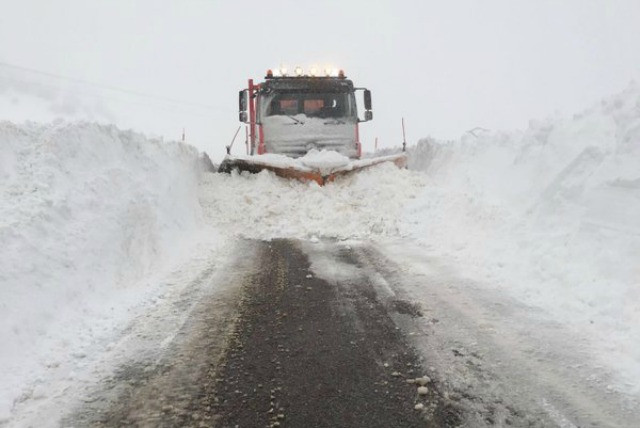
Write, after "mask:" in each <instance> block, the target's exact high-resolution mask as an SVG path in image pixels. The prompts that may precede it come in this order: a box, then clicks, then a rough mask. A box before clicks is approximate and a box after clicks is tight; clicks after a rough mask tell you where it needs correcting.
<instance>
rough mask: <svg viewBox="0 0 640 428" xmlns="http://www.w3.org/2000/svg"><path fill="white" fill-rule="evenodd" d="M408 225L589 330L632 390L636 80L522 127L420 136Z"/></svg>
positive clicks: (638, 325)
mask: <svg viewBox="0 0 640 428" xmlns="http://www.w3.org/2000/svg"><path fill="white" fill-rule="evenodd" d="M409 166H410V168H412V169H414V170H419V171H423V172H424V173H426V175H427V178H428V180H429V185H428V186H427V187H425V188H424V191H423V193H422V194H421V195H420V196H419V197H418V198H417V199H416V201H415V202H414V203H412V204H410V205H409V206H408V208H407V212H406V217H405V220H406V223H404V227H405V229H403V230H404V231H405V232H406V233H407V234H411V235H412V236H413V237H414V238H415V239H416V240H418V241H419V242H420V243H421V244H422V245H423V247H424V248H426V249H428V250H429V253H430V254H436V255H444V256H446V257H448V258H449V259H450V260H451V261H452V263H453V264H454V265H455V266H456V268H457V269H460V270H462V272H463V273H464V274H466V275H467V276H468V277H470V278H473V279H474V280H475V281H479V282H481V283H484V284H487V285H488V286H492V287H493V286H496V287H498V288H500V289H503V290H505V291H507V292H508V293H510V294H511V295H512V296H515V297H517V298H519V299H520V300H523V301H525V302H527V303H529V304H533V305H536V306H539V307H542V308H544V309H545V310H546V311H547V312H548V313H550V314H551V315H552V316H553V318H554V319H557V320H560V321H563V322H566V323H568V324H569V325H572V326H575V327H576V328H577V329H578V330H579V331H580V332H582V333H584V335H586V336H589V337H591V338H593V342H594V343H595V344H597V346H596V349H597V351H596V352H598V353H599V354H600V357H601V358H602V361H604V362H605V363H606V364H607V365H608V366H610V367H614V368H615V369H616V370H617V371H618V372H619V379H618V382H617V384H618V385H619V386H620V387H621V388H622V389H625V390H627V391H632V392H636V393H638V392H640V341H638V337H640V86H638V85H632V86H630V87H629V88H627V90H626V91H624V92H622V93H620V94H618V95H616V96H613V97H611V98H608V99H606V100H603V101H602V102H601V103H600V104H598V105H596V106H594V107H593V108H591V109H589V110H586V111H584V112H583V113H580V114H577V115H575V116H574V117H573V118H571V119H549V120H545V121H540V122H532V123H531V124H530V127H529V128H528V129H527V130H526V131H524V132H516V133H499V132H486V131H484V132H483V131H479V133H476V135H475V136H474V135H471V134H468V135H466V136H464V137H463V138H462V139H461V140H459V141H454V142H438V141H433V140H430V139H425V140H422V141H420V142H419V144H418V145H417V147H414V148H412V149H411V150H410V160H409Z"/></svg>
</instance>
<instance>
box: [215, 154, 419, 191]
mask: <svg viewBox="0 0 640 428" xmlns="http://www.w3.org/2000/svg"><path fill="white" fill-rule="evenodd" d="M282 158H283V157H282V156H275V157H274V156H270V155H260V156H242V157H235V156H227V157H226V158H225V159H224V160H223V161H222V163H221V164H220V167H219V168H218V172H224V173H231V171H234V170H236V171H239V172H242V171H248V172H250V173H258V172H260V171H264V170H267V171H272V172H273V173H275V174H276V175H277V176H279V177H284V178H289V179H296V180H300V181H303V182H306V181H315V182H316V183H318V184H319V185H320V186H323V185H324V184H326V183H330V182H332V181H334V180H335V179H336V178H338V177H343V176H345V175H349V174H352V173H355V172H358V171H361V170H363V169H365V168H370V167H372V166H375V165H379V164H381V163H385V162H391V163H393V164H395V165H396V166H397V167H398V168H405V167H406V166H407V155H406V154H405V153H400V154H396V155H390V156H382V157H377V158H370V159H360V160H355V161H352V162H349V163H348V164H347V165H343V166H339V167H335V168H317V167H310V166H307V165H304V164H302V163H300V162H297V161H296V160H295V159H290V158H289V160H288V161H283V159H282Z"/></svg>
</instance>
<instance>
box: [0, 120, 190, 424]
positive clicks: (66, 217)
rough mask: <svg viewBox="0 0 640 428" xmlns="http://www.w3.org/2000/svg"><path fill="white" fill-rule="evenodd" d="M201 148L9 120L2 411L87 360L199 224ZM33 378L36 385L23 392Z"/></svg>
mask: <svg viewBox="0 0 640 428" xmlns="http://www.w3.org/2000/svg"><path fill="white" fill-rule="evenodd" d="M198 176H199V172H198V153H197V151H196V150H195V149H194V148H192V147H190V146H187V145H184V144H180V143H174V142H163V141H160V140H148V139H146V138H145V137H144V136H142V135H140V134H136V133H133V132H130V131H120V130H118V129H117V128H115V127H112V126H101V125H97V124H88V123H78V124H65V123H62V122H58V123H54V124H52V125H36V124H33V123H27V124H24V125H14V124H12V123H9V122H0V284H1V286H0V338H1V339H2V346H0V378H1V379H2V383H1V385H0V420H2V419H3V418H7V417H9V414H10V411H11V408H12V407H13V405H14V403H15V402H17V401H21V400H26V399H29V398H38V396H40V395H41V392H38V386H37V385H38V384H39V383H40V382H42V381H44V380H45V378H46V377H47V374H46V373H45V371H46V368H47V367H49V368H51V367H56V366H57V365H58V364H60V363H61V362H64V361H67V360H69V359H82V358H83V357H84V355H85V353H86V348H88V347H89V346H90V345H91V344H92V343H93V342H94V341H96V340H100V339H101V338H104V336H105V335H108V333H109V332H111V331H112V330H113V329H114V328H115V326H116V325H118V323H119V322H121V321H123V320H126V319H127V317H128V316H129V315H130V314H129V315H128V314H127V312H128V311H129V310H130V309H131V308H132V306H134V305H136V304H138V303H139V302H140V300H141V299H142V298H143V296H144V295H145V293H149V289H150V288H153V284H140V283H139V281H140V280H141V279H143V278H144V277H145V276H148V275H149V274H151V273H153V272H154V271H157V270H160V268H161V267H166V266H167V265H171V264H172V263H174V262H175V258H177V257H178V256H180V253H181V251H182V250H186V249H187V248H189V247H190V246H192V245H193V244H194V242H195V240H196V235H197V233H198V231H200V230H201V227H202V218H201V217H202V216H201V210H200V206H199V203H198V198H197V186H198ZM25 387H28V389H27V390H25Z"/></svg>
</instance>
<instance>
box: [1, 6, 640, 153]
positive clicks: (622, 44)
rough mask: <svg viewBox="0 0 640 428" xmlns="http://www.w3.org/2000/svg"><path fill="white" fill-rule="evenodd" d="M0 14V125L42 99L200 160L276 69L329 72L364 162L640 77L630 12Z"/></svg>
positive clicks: (523, 122) (258, 9)
mask: <svg viewBox="0 0 640 428" xmlns="http://www.w3.org/2000/svg"><path fill="white" fill-rule="evenodd" d="M0 4H1V8H0V9H1V13H0V63H1V64H0V99H1V98H2V97H4V98H5V100H4V101H7V97H11V100H10V101H11V102H10V103H9V104H8V105H9V106H15V108H13V107H9V109H7V108H5V109H3V110H0V119H11V120H18V119H21V120H22V119H34V118H35V119H38V118H40V116H38V115H35V113H34V117H28V116H29V115H30V114H29V110H28V109H26V110H25V106H24V102H22V101H21V93H24V94H25V96H27V95H29V96H33V95H34V94H35V96H39V97H42V98H47V95H46V92H47V91H46V90H44V91H43V90H37V91H35V90H32V89H33V87H38V88H50V89H51V90H56V91H62V92H64V93H65V94H66V97H67V101H68V102H69V103H73V100H76V101H78V103H79V104H82V105H85V104H86V100H91V103H93V104H92V105H93V106H94V107H95V106H98V105H99V106H100V108H101V109H104V115H103V117H100V118H99V119H100V120H101V121H106V122H114V123H116V124H117V125H118V126H120V127H123V128H133V129H135V130H139V131H143V132H146V133H150V134H154V135H163V136H164V137H165V138H167V139H177V138H180V134H181V133H182V128H183V127H185V128H186V134H187V139H188V141H189V142H191V143H192V144H194V145H196V146H197V147H198V148H200V149H202V150H206V151H207V152H209V153H210V154H211V155H212V157H213V158H220V157H221V156H222V154H223V152H224V146H225V145H226V144H228V142H229V140H230V139H231V137H232V136H233V133H234V132H235V130H236V128H237V127H238V125H239V123H238V122H237V91H238V90H239V89H241V88H243V86H244V85H245V84H246V79H247V78H249V77H253V78H256V79H261V78H262V77H263V76H264V73H265V70H266V69H267V68H271V67H275V66H278V65H280V64H284V65H287V66H288V67H289V68H290V69H291V68H293V67H294V66H296V65H301V66H303V67H309V66H311V65H316V66H318V67H323V66H324V65H333V66H336V67H339V68H343V69H344V70H345V71H346V74H347V76H349V77H350V78H352V79H353V80H354V83H355V84H356V86H366V87H368V88H369V89H371V90H372V92H373V103H374V121H373V122H371V123H367V124H364V125H362V126H361V130H362V132H361V135H362V136H363V143H364V146H365V150H367V149H369V150H370V149H372V148H373V140H374V137H376V136H377V137H379V141H380V145H381V146H383V147H385V146H386V147H388V146H393V145H397V144H399V143H400V142H401V127H400V123H401V118H402V117H405V120H406V123H407V137H408V141H409V143H414V142H415V141H416V140H417V139H419V138H421V137H425V136H429V135H430V136H433V137H437V138H456V137H458V136H460V135H461V134H463V133H464V132H465V131H466V130H468V129H471V128H473V127H476V126H482V127H485V128H489V129H514V128H524V127H526V126H527V123H528V120H529V119H531V118H544V117H547V116H549V115H552V114H570V113H573V112H575V111H579V110H581V109H583V108H585V107H588V106H589V105H590V104H592V103H593V102H596V101H598V100H599V99H600V98H601V97H604V96H607V95H610V94H612V93H615V92H618V91H620V90H622V89H624V88H625V87H626V86H627V84H628V83H629V82H630V81H631V80H634V79H635V80H638V78H639V77H640V24H639V23H640V1H638V0H608V1H605V0H565V1H561V0H556V1H551V0H535V1H533V0H531V1H517V0H503V1H495V0H492V1H487V0H485V1H471V0H466V1H426V0H425V1H399V0H395V1H347V0H342V1H333V0H329V1H327V0H324V1H313V2H310V1H277V0H270V1H238V2H231V1H214V0H206V1H205V0H201V1H196V0H182V1H177V0H176V1H158V0H153V1H141V0H138V1H136V0H109V1H91V0H58V1H50V0H46V1H45V0H40V1H35V0H19V1H18V0H16V1H8V0H1V1H0ZM7 64H8V65H12V66H19V67H24V68H27V69H33V70H37V71H41V72H45V73H50V74H53V75H55V76H62V77H68V78H72V79H79V80H82V81H86V82H92V83H97V84H101V85H105V86H109V87H113V88H118V89H121V90H125V91H128V92H123V91H113V90H110V89H105V88H99V87H96V86H93V85H90V84H87V83H81V82H78V81H71V80H65V79H61V78H59V77H54V76H47V75H43V74H37V73H32V72H30V71H26V70H24V69H17V68H13V67H8V66H7ZM2 79H4V83H3V84H1V83H2ZM16 82H18V83H16ZM30 85H31V86H30ZM30 87H31V89H30ZM52 88H54V89H52ZM132 92H135V93H140V94H144V95H145V96H139V95H136V94H133V93H132ZM146 95H151V96H153V97H149V96H146ZM164 98H170V99H173V100H177V101H180V103H176V102H169V101H166V100H164ZM83 99H84V100H85V102H84V104H83V102H82V101H81V100H83ZM69 100H71V101H69ZM21 103H22V104H21ZM188 103H193V104H196V105H192V104H188ZM5 104H6V103H5ZM71 110H73V109H71ZM18 112H20V113H18ZM18 114H20V115H22V116H25V117H15V116H16V115H18ZM53 115H54V116H55V115H60V116H64V115H65V112H64V109H62V110H61V109H57V110H56V111H55V114H53ZM3 116H4V117H3Z"/></svg>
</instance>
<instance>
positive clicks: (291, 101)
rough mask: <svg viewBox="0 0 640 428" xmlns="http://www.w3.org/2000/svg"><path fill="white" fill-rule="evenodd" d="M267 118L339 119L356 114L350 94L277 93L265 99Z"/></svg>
mask: <svg viewBox="0 0 640 428" xmlns="http://www.w3.org/2000/svg"><path fill="white" fill-rule="evenodd" d="M263 102H265V103H266V108H265V110H264V111H265V115H266V116H278V115H286V116H295V115H297V114H304V115H306V116H307V117H321V118H331V117H333V118H339V117H351V116H354V115H355V114H354V113H355V109H354V107H353V103H352V97H351V94H349V93H280V92H279V93H275V94H270V95H267V96H265V97H264V98H263Z"/></svg>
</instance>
